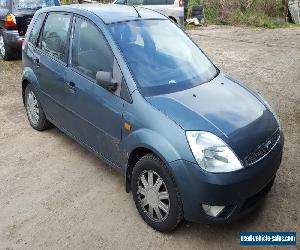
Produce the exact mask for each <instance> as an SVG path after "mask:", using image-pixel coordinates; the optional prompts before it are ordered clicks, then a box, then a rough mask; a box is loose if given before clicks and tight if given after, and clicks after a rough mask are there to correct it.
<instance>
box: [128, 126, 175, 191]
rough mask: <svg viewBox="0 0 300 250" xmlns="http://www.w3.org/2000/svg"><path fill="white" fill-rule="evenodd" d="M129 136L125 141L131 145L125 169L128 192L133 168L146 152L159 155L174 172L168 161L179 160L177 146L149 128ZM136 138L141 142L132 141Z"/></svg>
mask: <svg viewBox="0 0 300 250" xmlns="http://www.w3.org/2000/svg"><path fill="white" fill-rule="evenodd" d="M134 134H136V135H134ZM129 137H131V138H128V139H126V140H125V141H124V143H125V145H128V147H129V149H128V150H126V152H128V153H127V156H128V158H127V162H126V163H127V164H126V169H125V184H126V192H130V191H131V177H132V170H133V168H134V166H135V164H136V163H137V162H138V160H139V159H141V158H142V157H143V156H145V155H146V154H149V153H152V154H154V155H155V156H157V157H158V158H159V159H160V160H161V161H163V162H164V164H165V165H166V166H167V168H168V170H169V171H170V172H171V174H173V171H172V169H171V168H170V167H169V164H168V163H169V162H172V161H175V160H178V159H180V158H181V157H180V155H179V154H178V152H177V151H176V150H175V148H174V147H173V146H172V145H171V144H170V143H169V142H168V141H167V140H166V139H165V138H164V137H162V136H160V135H159V134H157V133H156V132H154V131H151V130H148V129H141V131H137V132H136V133H133V134H132V136H129ZM136 138H139V140H140V142H139V143H133V142H132V140H135V139H136Z"/></svg>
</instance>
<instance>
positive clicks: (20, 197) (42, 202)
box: [0, 26, 300, 249]
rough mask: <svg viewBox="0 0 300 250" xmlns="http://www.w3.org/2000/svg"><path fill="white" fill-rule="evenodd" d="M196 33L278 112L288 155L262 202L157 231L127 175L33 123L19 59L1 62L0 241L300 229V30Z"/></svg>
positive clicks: (148, 240) (186, 237)
mask: <svg viewBox="0 0 300 250" xmlns="http://www.w3.org/2000/svg"><path fill="white" fill-rule="evenodd" d="M188 32H189V33H190V34H191V36H192V37H193V39H194V40H195V41H196V42H197V43H198V44H200V46H201V48H202V49H203V50H204V51H205V52H206V53H207V54H208V55H209V56H210V57H211V58H212V59H213V61H214V62H215V63H216V65H217V66H219V67H220V68H222V69H223V70H224V71H225V72H226V73H228V74H230V75H232V76H233V77H235V78H237V79H239V80H241V81H243V82H245V83H246V84H247V85H248V86H249V87H251V88H252V89H253V90H255V91H257V92H258V93H260V94H261V95H262V96H264V97H265V98H266V99H267V100H268V101H269V103H270V104H271V105H272V106H273V108H274V110H276V112H277V113H278V114H279V117H280V120H281V124H282V127H283V130H284V132H285V142H286V143H285V150H284V156H283V163H282V166H281V168H280V170H279V172H278V175H277V178H276V181H275V184H274V186H273V189H272V190H271V192H270V194H269V195H268V197H267V200H266V202H265V204H264V206H263V207H262V208H261V209H259V210H257V211H255V212H254V213H252V214H251V215H249V216H247V218H244V219H242V220H240V221H238V222H235V223H233V224H229V225H200V224H193V223H183V224H182V226H181V227H180V228H179V229H178V230H176V231H175V232H173V233H171V234H161V233H158V232H156V231H154V230H152V229H151V228H150V227H148V226H147V225H146V224H145V223H144V222H143V221H142V219H141V218H140V216H139V215H138V213H137V211H136V209H135V206H134V203H133V200H132V196H131V194H127V193H126V192H125V188H124V179H123V177H122V176H121V175H119V174H118V173H117V172H115V171H113V170H111V169H110V168H109V167H107V166H106V165H105V164H104V163H103V162H101V161H100V160H98V159H97V158H96V157H94V156H93V155H92V154H91V153H89V152H87V151H86V150H85V149H83V148H82V147H81V146H80V145H78V144H77V143H76V142H74V141H73V140H71V139H69V138H68V137H67V136H65V135H64V134H62V133H61V132H59V131H58V130H57V129H55V128H52V129H50V130H48V131H45V132H42V133H41V132H36V131H34V130H33V129H31V128H30V127H29V124H28V122H27V119H26V116H25V112H24V108H23V106H22V102H21V91H20V89H21V85H20V79H21V61H14V62H3V61H0V249H96V248H101V249H116V248H121V249H159V248H162V249H164V248H166V249H167V248H168V249H239V248H240V246H239V232H240V231H297V232H298V234H299V233H300V230H299V207H300V202H299V199H300V194H299V191H300V187H299V180H300V28H289V29H276V30H264V29H254V28H236V27H218V26H210V27H207V28H204V29H200V30H190V31H188ZM298 244H299V237H298ZM268 249H269V248H268Z"/></svg>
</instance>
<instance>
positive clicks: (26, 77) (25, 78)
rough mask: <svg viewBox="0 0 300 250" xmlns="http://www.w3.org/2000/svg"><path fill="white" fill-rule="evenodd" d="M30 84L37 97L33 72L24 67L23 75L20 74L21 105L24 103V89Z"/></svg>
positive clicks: (35, 79) (37, 84) (36, 82)
mask: <svg viewBox="0 0 300 250" xmlns="http://www.w3.org/2000/svg"><path fill="white" fill-rule="evenodd" d="M29 84H31V85H32V87H33V88H34V89H35V90H36V91H37V95H38V97H39V91H38V86H39V83H38V80H37V78H36V75H35V73H34V72H33V70H32V69H31V68H29V67H25V68H24V70H23V74H22V99H23V104H24V101H25V96H24V95H25V89H26V87H27V86H28V85H29Z"/></svg>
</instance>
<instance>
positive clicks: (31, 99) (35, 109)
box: [26, 91, 40, 125]
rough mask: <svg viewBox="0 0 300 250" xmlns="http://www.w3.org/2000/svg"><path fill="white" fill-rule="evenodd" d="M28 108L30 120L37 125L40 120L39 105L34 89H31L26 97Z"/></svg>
mask: <svg viewBox="0 0 300 250" xmlns="http://www.w3.org/2000/svg"><path fill="white" fill-rule="evenodd" d="M26 109H27V114H28V117H29V120H30V122H31V123H32V124H33V125H37V124H38V122H39V113H40V110H39V105H38V102H37V99H36V97H35V95H34V93H33V92H32V91H29V92H28V94H27V99H26Z"/></svg>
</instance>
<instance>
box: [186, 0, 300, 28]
mask: <svg viewBox="0 0 300 250" xmlns="http://www.w3.org/2000/svg"><path fill="white" fill-rule="evenodd" d="M220 2H221V1H220V0H189V8H188V14H190V13H191V8H192V6H193V5H198V4H200V5H203V6H204V11H205V19H206V20H205V21H206V24H219V25H247V26H254V27H264V28H269V29H274V28H285V27H299V26H300V24H290V23H286V22H285V21H284V18H283V12H284V8H283V5H282V0H254V1H253V2H252V4H251V6H247V7H246V6H245V5H243V4H242V3H243V2H245V1H240V0H231V1H227V2H225V3H227V5H226V4H225V6H223V7H221V5H220Z"/></svg>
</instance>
